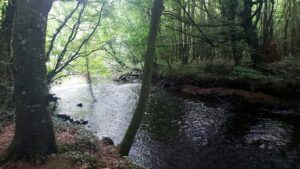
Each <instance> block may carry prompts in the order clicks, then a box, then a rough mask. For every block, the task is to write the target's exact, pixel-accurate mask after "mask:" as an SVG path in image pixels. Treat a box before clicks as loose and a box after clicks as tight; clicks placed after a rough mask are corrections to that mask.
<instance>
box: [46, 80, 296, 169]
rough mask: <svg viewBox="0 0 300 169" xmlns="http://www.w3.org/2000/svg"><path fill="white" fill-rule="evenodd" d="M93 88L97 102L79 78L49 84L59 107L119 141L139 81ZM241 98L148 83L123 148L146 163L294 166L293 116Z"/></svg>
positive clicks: (163, 167)
mask: <svg viewBox="0 0 300 169" xmlns="http://www.w3.org/2000/svg"><path fill="white" fill-rule="evenodd" d="M93 89H94V93H95V96H96V99H97V102H95V103H93V99H92V98H91V96H90V91H89V88H88V85H87V84H86V81H85V80H84V79H82V78H72V79H70V80H69V81H67V82H64V83H63V84H61V85H56V86H54V87H53V88H52V92H53V93H55V94H56V95H57V96H58V97H60V98H61V101H60V102H59V107H58V110H57V111H58V113H61V114H68V115H71V116H72V117H73V118H74V119H85V120H88V121H89V124H88V126H87V127H88V128H89V130H91V131H93V132H94V133H95V134H96V135H97V136H98V137H99V138H102V137H105V136H107V137H110V138H112V139H113V140H114V142H115V144H119V143H120V141H121V139H122V138H123V136H124V134H125V131H126V128H127V126H128V125H129V122H130V120H131V117H132V113H133V111H134V108H135V106H136V102H137V100H138V93H139V90H140V84H139V83H128V84H119V83H115V82H111V81H104V82H99V83H97V84H95V85H93ZM78 103H82V104H83V107H82V108H80V107H77V106H76V105H77V104H78ZM239 106H241V105H239ZM239 106H237V105H236V104H233V103H231V102H230V101H228V100H225V99H203V98H201V99H200V98H195V97H190V96H184V95H180V94H176V93H171V92H168V91H165V90H163V89H160V88H155V87H153V88H152V91H151V96H150V104H149V110H148V111H147V112H146V114H145V118H144V120H143V124H142V125H141V127H140V129H139V132H138V134H137V136H136V139H135V142H134V144H133V147H132V150H131V152H130V155H129V156H130V158H131V159H132V160H133V161H134V162H135V163H137V164H139V165H141V166H144V167H145V168H149V169H227V168H228V169H248V168H249V169H298V168H299V169H300V162H299V152H300V151H299V150H300V146H299V138H300V137H299V136H300V135H299V134H300V132H299V129H300V127H299V124H300V123H299V122H300V121H299V119H295V118H294V119H284V120H282V119H280V118H274V117H273V118H271V117H267V116H265V115H263V114H262V113H260V112H259V111H257V110H254V109H251V107H243V106H242V107H239Z"/></svg>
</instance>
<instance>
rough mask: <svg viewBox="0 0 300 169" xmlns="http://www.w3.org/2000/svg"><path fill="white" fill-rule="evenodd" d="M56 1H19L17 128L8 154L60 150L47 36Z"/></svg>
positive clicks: (15, 38) (16, 27) (41, 154)
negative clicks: (53, 116) (50, 104)
mask: <svg viewBox="0 0 300 169" xmlns="http://www.w3.org/2000/svg"><path fill="white" fill-rule="evenodd" d="M51 6H52V0H26V1H24V0H17V4H16V17H15V23H14V32H13V73H14V89H15V95H14V97H15V102H16V130H15V136H14V140H13V142H12V143H11V145H10V147H9V148H8V150H7V154H6V157H7V159H8V158H13V159H20V158H21V159H29V158H43V157H44V156H46V155H49V154H52V153H55V152H56V151H57V147H56V142H55V136H54V130H53V125H52V119H51V116H50V112H49V111H48V110H47V106H48V87H47V80H46V57H45V37H46V27H47V17H48V12H49V10H50V8H51Z"/></svg>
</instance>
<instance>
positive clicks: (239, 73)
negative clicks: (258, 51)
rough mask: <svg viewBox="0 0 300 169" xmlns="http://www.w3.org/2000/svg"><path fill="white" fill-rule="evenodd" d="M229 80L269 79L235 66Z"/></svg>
mask: <svg viewBox="0 0 300 169" xmlns="http://www.w3.org/2000/svg"><path fill="white" fill-rule="evenodd" d="M230 76H231V78H233V79H236V78H246V79H255V80H259V79H269V78H270V77H268V76H266V75H264V74H263V73H262V72H260V71H258V70H255V69H252V68H249V67H242V66H237V67H235V68H234V69H233V70H232V72H231V74H230Z"/></svg>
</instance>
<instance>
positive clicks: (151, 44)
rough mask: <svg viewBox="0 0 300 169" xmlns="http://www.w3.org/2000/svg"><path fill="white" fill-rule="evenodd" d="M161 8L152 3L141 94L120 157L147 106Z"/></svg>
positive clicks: (160, 1)
mask: <svg viewBox="0 0 300 169" xmlns="http://www.w3.org/2000/svg"><path fill="white" fill-rule="evenodd" d="M163 8H164V7H163V0H155V1H154V4H153V8H152V16H151V23H150V30H149V37H148V47H147V51H146V55H145V63H144V65H145V66H144V76H143V82H142V88H141V93H140V97H139V101H138V105H137V108H136V110H135V112H134V114H133V117H132V120H131V122H130V124H129V127H128V129H127V131H126V134H125V136H124V138H123V140H122V142H121V144H120V154H121V155H122V156H127V155H128V154H129V151H130V148H131V146H132V144H133V141H134V137H135V135H136V133H137V130H138V128H139V126H140V124H141V122H142V119H143V116H144V114H145V110H146V107H147V104H148V97H149V90H150V83H151V76H152V69H153V64H154V58H155V46H156V37H157V33H158V30H159V22H160V17H161V15H162V11H163Z"/></svg>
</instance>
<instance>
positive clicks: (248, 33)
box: [242, 0, 262, 66]
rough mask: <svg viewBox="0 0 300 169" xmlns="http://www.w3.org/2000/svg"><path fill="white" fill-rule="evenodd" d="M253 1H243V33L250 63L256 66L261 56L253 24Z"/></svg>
mask: <svg viewBox="0 0 300 169" xmlns="http://www.w3.org/2000/svg"><path fill="white" fill-rule="evenodd" d="M252 7H253V0H244V11H243V15H242V17H243V24H242V26H243V28H244V32H245V39H246V42H247V44H248V46H249V48H250V54H251V62H252V64H253V65H254V66H256V65H258V64H259V63H260V62H261V60H262V57H261V54H260V50H259V39H258V35H257V30H256V25H255V24H253V21H252V19H253V16H252Z"/></svg>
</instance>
